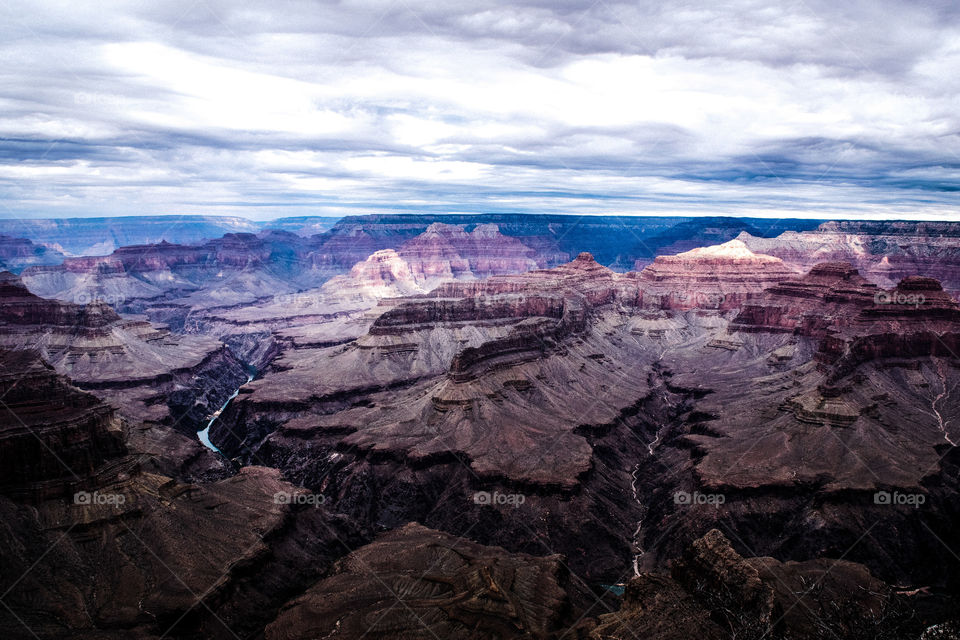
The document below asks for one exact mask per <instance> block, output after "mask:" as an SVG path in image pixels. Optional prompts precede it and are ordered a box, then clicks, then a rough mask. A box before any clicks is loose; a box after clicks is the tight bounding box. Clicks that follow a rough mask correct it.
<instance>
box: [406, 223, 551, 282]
mask: <svg viewBox="0 0 960 640" xmlns="http://www.w3.org/2000/svg"><path fill="white" fill-rule="evenodd" d="M397 254H398V255H399V256H400V257H401V258H402V259H403V260H405V261H406V262H407V263H408V264H409V265H410V271H411V273H412V274H413V276H414V278H415V279H416V280H417V281H418V282H420V283H422V285H423V286H424V288H426V289H432V288H433V287H434V286H435V285H436V283H438V282H440V281H443V280H463V279H474V278H486V277H488V276H493V275H501V274H507V273H523V272H525V271H530V270H531V269H535V268H536V267H537V263H536V261H535V260H534V255H535V252H534V250H533V249H530V248H529V247H527V246H525V245H524V244H522V243H521V242H520V241H519V240H517V239H516V238H512V237H509V236H504V235H502V234H501V233H500V231H499V229H498V228H497V225H495V224H480V225H477V226H476V227H475V228H474V230H473V231H471V232H470V233H467V232H466V231H464V229H463V225H449V224H443V223H442V222H434V223H433V224H431V225H430V226H429V227H427V230H426V231H424V232H423V233H422V234H421V235H419V236H417V237H416V238H413V239H412V240H409V241H407V242H406V243H404V244H403V246H401V247H400V248H399V249H398V250H397Z"/></svg>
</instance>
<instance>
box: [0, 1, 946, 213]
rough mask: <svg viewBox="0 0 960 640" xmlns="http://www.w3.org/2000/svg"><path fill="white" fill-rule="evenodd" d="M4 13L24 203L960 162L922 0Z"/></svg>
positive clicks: (340, 205) (244, 198)
mask: <svg viewBox="0 0 960 640" xmlns="http://www.w3.org/2000/svg"><path fill="white" fill-rule="evenodd" d="M8 13H9V15H10V17H12V18H13V19H12V20H10V21H9V22H8V23H7V24H6V25H5V26H0V42H2V43H3V44H0V53H2V55H3V56H4V59H5V60H9V61H11V64H9V65H7V66H6V68H5V69H4V70H3V71H2V72H0V107H2V113H3V115H2V116H0V138H2V139H3V140H2V141H0V197H3V198H4V200H5V202H6V206H7V207H8V208H9V210H12V211H14V212H17V213H19V214H22V215H78V214H80V215H82V214H88V213H89V214H94V213H96V214H101V213H104V207H106V208H108V209H109V212H111V213H123V212H126V213H140V212H145V210H148V211H150V212H153V213H162V212H169V211H183V210H185V209H189V210H190V211H195V212H196V211H203V210H207V209H209V210H212V211H218V212H219V211H222V210H223V209H224V207H229V206H240V205H244V209H243V213H245V214H247V215H250V214H255V215H273V214H276V213H278V212H280V213H284V214H287V213H290V212H291V211H294V212H296V213H298V214H302V213H305V212H313V211H317V212H319V211H334V210H336V211H353V212H358V211H359V212H362V211H365V210H377V211H383V210H390V209H391V207H409V206H423V205H424V203H433V205H434V206H435V207H436V208H440V209H443V210H450V211H461V210H467V211H474V210H478V211H482V210H488V209H489V210H520V211H531V212H536V211H551V212H554V211H570V212H574V213H576V212H597V213H600V212H610V213H625V212H630V213H658V212H666V211H668V210H669V211H684V212H686V213H688V214H689V213H691V212H701V213H733V214H737V213H741V212H746V211H751V212H758V211H759V212H763V211H766V212H772V213H771V215H778V214H779V213H780V212H782V211H790V212H792V213H791V215H804V214H807V215H812V216H822V215H826V212H829V211H842V212H846V214H847V215H916V216H924V215H928V214H929V215H941V214H942V212H943V211H945V210H949V207H950V206H951V203H952V201H953V200H952V199H953V197H954V193H955V191H951V189H954V190H955V189H956V188H957V187H958V186H960V185H958V180H960V178H958V176H957V172H956V167H957V166H960V155H958V146H957V143H958V142H960V141H958V136H957V132H958V131H960V126H958V125H960V121H958V115H957V114H958V107H960V104H958V102H960V91H958V89H960V85H958V81H957V79H956V77H955V76H956V74H955V73H953V69H955V68H956V62H957V58H958V57H960V44H958V43H960V38H958V34H960V30H958V16H957V12H952V11H949V10H948V9H937V8H935V7H926V6H924V5H922V4H917V5H909V6H908V5H904V4H899V3H886V2H880V3H873V2H870V3H868V2H854V3H852V4H849V3H848V4H842V5H841V4H837V3H829V2H825V1H824V2H819V1H814V0H810V2H809V3H798V4H795V5H791V6H790V7H789V8H787V9H784V8H778V7H774V6H770V5H768V4H766V3H756V2H752V1H750V0H742V1H741V2H738V3H724V5H723V6H722V7H721V6H720V5H708V6H700V7H695V8H693V7H687V6H684V5H678V6H672V5H664V4H660V3H641V4H635V3H616V2H613V1H612V0H611V1H610V2H604V3H591V2H579V1H576V2H569V3H562V4H557V3H546V2H537V1H536V0H531V1H530V2H529V3H526V4H524V3H509V4H507V3H497V2H492V1H488V0H482V1H478V2H477V3H475V4H473V5H472V6H469V8H468V7H467V6H466V5H460V6H457V5H442V4H437V3H427V2H413V1H412V0H411V1H410V2H409V3H391V2H386V1H382V2H381V1H377V2H341V3H335V4H324V5H314V4H309V3H299V2H279V3H277V4H273V5H271V8H269V9H267V8H265V7H264V6H252V5H251V6H246V7H243V8H236V7H234V6H233V5H232V4H231V3H228V2H221V1H220V0H216V1H215V0H210V1H209V3H207V2H204V3H191V2H187V1H184V2H180V1H179V0H177V1H174V2H171V3H164V5H163V6H160V5H156V6H150V7H143V6H141V5H139V4H135V3H129V4H121V5H118V6H117V8H116V10H115V11H111V12H110V13H109V14H107V13H104V12H102V11H96V12H95V11H93V10H92V9H89V8H88V7H86V5H68V4H63V3H53V2H30V3H26V2H23V3H16V4H14V5H11V6H10V7H9V10H8ZM137 185H139V186H140V187H141V188H140V189H137V188H136V187H137ZM551 194H552V195H551Z"/></svg>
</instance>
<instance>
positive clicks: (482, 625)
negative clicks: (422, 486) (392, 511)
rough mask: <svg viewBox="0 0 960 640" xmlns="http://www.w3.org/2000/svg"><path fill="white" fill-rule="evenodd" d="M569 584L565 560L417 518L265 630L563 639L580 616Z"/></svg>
mask: <svg viewBox="0 0 960 640" xmlns="http://www.w3.org/2000/svg"><path fill="white" fill-rule="evenodd" d="M567 588H568V584H567V577H566V575H565V571H564V569H563V565H562V562H561V561H560V559H559V558H556V557H539V558H537V557H533V556H526V555H516V554H510V553H507V552H506V551H504V550H503V549H500V548H497V547H484V546H482V545H478V544H476V543H473V542H470V541H468V540H464V539H462V538H455V537H454V536H451V535H448V534H445V533H441V532H439V531H434V530H431V529H428V528H426V527H424V526H421V525H419V524H415V523H411V524H408V525H406V526H404V527H402V528H400V529H397V530H394V531H392V532H390V533H387V534H384V535H382V536H380V537H378V538H377V539H376V540H375V541H374V542H372V543H370V544H368V545H366V546H364V547H361V548H360V549H358V550H356V551H354V552H353V553H351V554H350V555H348V556H347V557H345V558H343V559H341V560H340V561H339V562H338V563H337V565H336V567H335V568H334V571H333V574H332V575H331V576H330V577H328V578H325V579H324V580H322V581H320V582H319V583H317V584H316V585H314V586H312V587H311V588H310V589H309V590H307V592H306V593H305V594H304V595H302V596H300V597H299V598H297V599H295V600H293V601H292V602H290V603H288V604H286V605H285V606H284V608H283V610H282V611H281V613H280V616H279V617H278V618H277V620H276V621H274V622H273V623H271V624H270V625H269V626H268V627H267V630H266V637H267V639H268V640H296V639H302V640H307V639H308V638H321V637H330V636H336V637H342V638H354V639H357V640H359V638H363V637H369V636H371V635H373V636H376V637H380V638H432V637H439V638H451V639H457V638H477V637H483V638H558V637H560V636H561V635H562V634H563V633H565V632H567V630H568V629H569V628H570V627H571V626H572V625H573V624H574V622H575V621H576V616H575V615H574V609H573V606H572V603H571V602H570V595H569V594H568V593H567V590H566V589H567ZM568 637H574V638H576V637H578V635H577V634H576V633H575V632H574V633H572V634H570V635H569V636H568Z"/></svg>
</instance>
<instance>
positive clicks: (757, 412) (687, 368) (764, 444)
mask: <svg viewBox="0 0 960 640" xmlns="http://www.w3.org/2000/svg"><path fill="white" fill-rule="evenodd" d="M921 296H923V300H921ZM956 313H957V311H956V304H955V303H954V302H953V301H952V300H950V299H949V297H947V296H946V295H945V294H944V293H943V292H942V290H941V289H940V287H939V285H938V284H937V283H936V282H935V281H932V280H930V279H927V278H908V279H906V280H904V281H903V282H902V283H901V284H900V285H899V286H898V287H897V288H895V289H893V290H883V289H879V288H877V287H876V286H874V285H872V284H871V283H869V282H867V281H866V280H865V279H864V278H863V277H862V276H860V275H859V274H858V273H857V270H856V269H855V268H854V267H853V266H852V265H849V264H842V263H827V264H823V265H818V266H816V267H814V268H813V269H812V270H811V271H810V273H808V274H807V275H805V276H802V277H799V278H796V279H794V280H789V281H786V282H783V283H780V284H779V285H776V286H774V287H771V288H769V289H767V290H766V292H764V294H763V295H762V296H760V297H758V298H756V299H754V300H751V301H750V302H749V303H747V304H746V305H744V307H743V308H742V310H741V311H740V312H739V313H738V315H737V316H736V317H735V318H734V319H733V321H732V322H731V323H730V326H729V333H728V334H727V337H726V338H725V340H724V341H723V342H720V341H718V342H716V343H714V345H715V346H716V347H720V348H718V349H715V350H714V351H715V353H709V352H707V351H705V350H697V349H689V348H685V347H681V348H676V349H674V350H671V351H668V352H666V353H665V355H664V357H663V358H662V360H661V361H660V365H661V367H662V368H663V370H664V371H665V375H667V374H668V378H669V380H670V384H671V386H673V387H674V388H677V389H680V390H686V391H682V392H683V393H686V394H693V398H692V399H691V402H690V404H689V410H690V413H689V414H686V415H683V416H681V419H680V420H679V421H678V422H677V423H676V424H675V425H673V426H671V427H670V428H669V429H667V430H665V432H664V434H663V446H661V447H660V448H659V450H658V456H657V459H656V460H651V461H650V462H649V463H647V464H642V465H641V466H640V467H639V468H638V474H637V477H638V486H641V487H645V490H646V491H649V492H650V496H651V497H650V499H649V502H648V511H647V517H646V518H645V519H644V530H646V528H647V526H648V525H649V526H650V527H651V530H653V531H662V530H664V528H673V529H672V530H673V531H674V534H675V535H674V536H673V537H672V538H671V539H670V540H657V541H653V540H651V539H649V538H648V539H647V542H648V544H647V551H648V553H647V554H646V555H645V556H644V561H645V562H649V563H652V564H656V562H657V559H658V558H663V557H671V556H675V555H677V554H678V553H679V551H680V549H681V548H682V544H683V543H685V542H688V541H690V540H692V539H693V538H695V537H696V536H697V535H702V534H703V532H704V531H706V530H707V529H709V528H710V527H711V526H720V527H721V528H722V529H723V530H725V531H729V532H733V533H735V535H736V536H737V537H738V538H737V539H738V540H740V541H742V544H743V545H744V546H745V547H747V548H750V549H751V550H753V551H754V552H756V553H760V554H770V555H774V556H776V557H778V558H781V559H796V560H803V559H809V558H815V557H820V556H824V555H826V556H829V555H840V554H842V553H843V552H844V551H849V555H848V556H847V557H848V558H849V559H852V560H856V561H859V562H863V563H865V564H867V565H868V566H870V567H871V569H872V570H873V571H875V572H877V574H878V575H880V576H881V577H883V578H884V579H887V580H891V581H901V582H906V583H918V582H923V583H928V582H933V583H937V584H940V585H946V584H949V583H950V582H951V578H949V577H948V575H947V573H946V572H945V571H944V570H943V568H942V566H941V565H940V563H938V562H937V561H935V560H932V559H933V558H936V557H937V553H936V551H934V548H935V547H936V545H937V544H938V542H937V537H939V536H942V535H945V533H944V532H945V531H946V529H945V528H944V527H948V526H954V525H947V524H946V523H947V522H953V521H954V518H955V515H954V514H955V511H954V510H953V508H952V507H950V506H949V505H950V501H951V499H952V498H951V497H950V496H951V495H953V493H954V492H955V491H956V490H957V484H956V478H955V475H954V474H953V469H954V468H955V465H956V460H957V459H956V451H955V449H954V447H955V444H956V443H957V441H958V434H957V433H956V432H955V431H956V430H955V428H954V426H953V425H954V424H955V423H956V420H957V419H958V418H960V413H958V411H960V409H958V405H957V403H956V402H954V393H955V390H956V387H957V385H958V383H960V361H958V359H957V357H956V349H955V348H954V347H955V345H956V334H957V331H958V329H960V325H958V324H957V315H956ZM664 468H671V469H683V471H681V472H679V473H678V475H677V476H676V477H675V479H674V480H672V481H670V482H667V483H664V481H663V479H662V477H661V474H662V471H663V469H664ZM677 492H680V493H679V494H678V493H677ZM698 494H699V495H700V496H713V497H716V496H721V497H722V498H721V499H722V502H721V503H720V504H712V505H711V504H700V505H698V504H697V503H696V501H695V500H692V499H688V501H686V502H685V501H684V500H679V501H678V500H677V498H676V496H677V495H681V496H696V495H698ZM897 495H899V496H901V498H902V497H903V496H911V498H910V499H911V500H913V501H914V502H913V503H912V504H908V503H906V502H904V501H902V500H901V501H900V502H897V500H896V499H895V498H893V497H892V496H897ZM904 500H906V498H904ZM918 502H922V503H923V508H922V509H918V508H916V506H915V505H916V503H918ZM757 521H762V522H764V523H765V524H764V525H763V526H762V527H755V526H752V525H751V524H750V523H751V522H757ZM867 529H869V536H868V537H866V538H863V539H862V540H860V541H859V542H858V538H859V537H860V536H863V535H864V531H866V530H867ZM905 531H910V532H911V533H910V534H909V535H910V536H911V543H910V544H909V545H906V546H904V545H900V544H898V543H896V542H895V541H896V540H897V539H899V538H900V537H902V536H903V535H905V534H904V532H905ZM908 558H909V559H908Z"/></svg>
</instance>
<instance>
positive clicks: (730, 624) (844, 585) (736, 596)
mask: <svg viewBox="0 0 960 640" xmlns="http://www.w3.org/2000/svg"><path fill="white" fill-rule="evenodd" d="M919 599H921V598H916V597H910V596H906V595H903V594H900V593H897V592H896V590H895V589H894V588H892V587H890V586H889V585H886V584H884V583H883V582H881V581H879V580H877V579H876V578H874V577H873V576H872V575H871V574H870V572H869V571H868V570H867V569H866V568H865V567H863V566H862V565H859V564H856V563H853V562H848V561H845V560H842V559H841V560H833V559H829V560H828V559H822V560H811V561H807V562H800V563H796V562H791V563H782V562H779V561H777V560H775V559H774V558H769V557H746V558H745V557H743V556H741V555H740V554H738V553H737V552H736V551H735V550H734V548H733V545H731V544H730V541H728V540H727V539H726V537H724V535H723V534H722V533H721V532H720V531H718V530H716V529H714V530H711V531H709V532H708V533H707V534H706V535H705V536H704V537H702V538H700V539H698V540H696V541H695V542H693V543H692V544H691V545H690V546H689V547H688V548H687V549H686V550H685V551H684V553H683V556H682V558H680V559H679V560H678V562H676V563H675V564H674V566H673V568H672V571H671V575H664V574H653V573H645V574H642V575H640V576H637V577H636V578H634V579H633V580H632V581H631V582H630V583H629V584H628V585H627V586H626V589H625V593H624V602H623V606H622V608H621V610H620V611H618V612H616V613H613V614H606V615H601V616H600V617H599V620H598V625H597V627H596V628H595V629H593V630H592V632H591V634H590V638H593V639H595V640H627V639H629V638H651V639H655V640H682V639H685V638H691V637H696V638H711V639H716V640H720V639H721V638H761V637H774V638H780V637H783V638H822V637H825V636H827V637H833V636H836V637H838V638H850V637H864V638H866V637H872V638H881V637H890V638H894V637H904V638H906V637H919V634H920V633H921V632H922V631H923V627H924V625H923V624H922V623H921V622H920V621H918V620H916V619H915V618H914V616H913V615H911V611H910V610H911V609H912V608H913V607H915V606H916V604H917V602H916V601H917V600H919Z"/></svg>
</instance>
